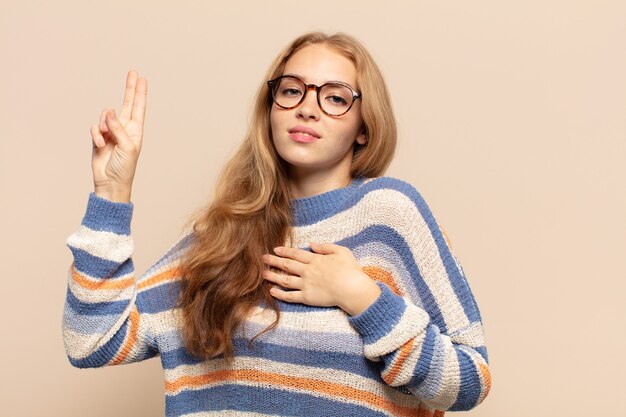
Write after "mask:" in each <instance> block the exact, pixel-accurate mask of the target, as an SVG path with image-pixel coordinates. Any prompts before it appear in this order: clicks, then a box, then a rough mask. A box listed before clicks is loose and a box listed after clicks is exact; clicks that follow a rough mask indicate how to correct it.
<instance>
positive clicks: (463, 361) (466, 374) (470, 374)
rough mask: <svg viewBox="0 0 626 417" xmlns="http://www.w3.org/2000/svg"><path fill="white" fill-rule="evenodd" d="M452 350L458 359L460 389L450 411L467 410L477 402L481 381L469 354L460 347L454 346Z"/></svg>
mask: <svg viewBox="0 0 626 417" xmlns="http://www.w3.org/2000/svg"><path fill="white" fill-rule="evenodd" d="M454 350H455V351H456V356H457V358H458V359H459V368H460V372H461V376H460V378H459V379H460V381H461V390H460V392H459V394H458V397H457V399H456V401H455V402H454V404H452V406H451V407H450V411H464V410H469V409H471V408H473V407H475V406H476V403H477V402H478V398H479V397H480V392H481V389H482V387H481V382H480V378H479V376H478V370H477V369H476V366H475V365H474V361H473V360H472V358H471V356H470V355H469V354H468V353H467V352H464V351H463V350H462V349H459V348H455V349H454Z"/></svg>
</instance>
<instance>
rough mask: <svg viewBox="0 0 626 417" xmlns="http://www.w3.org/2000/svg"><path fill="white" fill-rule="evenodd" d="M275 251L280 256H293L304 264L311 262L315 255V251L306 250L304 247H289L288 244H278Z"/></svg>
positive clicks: (292, 257)
mask: <svg viewBox="0 0 626 417" xmlns="http://www.w3.org/2000/svg"><path fill="white" fill-rule="evenodd" d="M274 252H275V253H276V254H277V255H278V256H281V257H287V258H291V259H294V260H296V261H298V262H302V263H304V264H308V263H310V262H311V260H312V258H313V257H314V256H315V254H314V253H312V252H309V251H306V250H304V249H300V248H289V247H286V246H277V247H275V248H274Z"/></svg>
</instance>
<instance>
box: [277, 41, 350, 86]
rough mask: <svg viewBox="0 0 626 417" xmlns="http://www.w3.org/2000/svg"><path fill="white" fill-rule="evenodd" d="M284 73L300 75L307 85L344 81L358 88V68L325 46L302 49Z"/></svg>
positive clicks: (288, 63) (286, 66) (287, 65)
mask: <svg viewBox="0 0 626 417" xmlns="http://www.w3.org/2000/svg"><path fill="white" fill-rule="evenodd" d="M283 73H284V74H293V75H298V76H300V78H302V79H303V80H304V82H306V83H307V84H317V85H321V84H324V83H326V82H328V81H343V82H346V83H348V84H350V85H351V86H353V87H356V68H355V66H354V64H353V63H352V61H351V60H350V59H348V58H347V57H345V56H344V55H342V54H341V53H339V52H338V51H337V50H335V49H333V48H330V47H328V46H325V45H307V46H305V47H304V48H302V49H300V50H299V51H298V52H296V53H295V54H293V55H292V56H291V57H290V58H289V60H287V63H286V64H285V69H284V70H283Z"/></svg>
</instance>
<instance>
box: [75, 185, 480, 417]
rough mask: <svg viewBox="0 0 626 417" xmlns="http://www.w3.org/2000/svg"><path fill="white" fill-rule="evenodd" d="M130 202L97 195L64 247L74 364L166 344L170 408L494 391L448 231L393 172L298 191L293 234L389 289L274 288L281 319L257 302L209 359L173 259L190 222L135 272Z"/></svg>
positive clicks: (383, 406)
mask: <svg viewBox="0 0 626 417" xmlns="http://www.w3.org/2000/svg"><path fill="white" fill-rule="evenodd" d="M132 212H133V203H132V202H130V203H117V202H112V201H109V200H106V199H103V198H101V197H98V196H96V195H95V194H94V193H91V194H90V195H89V199H88V202H87V209H86V213H85V215H84V218H83V220H82V223H81V226H80V228H79V229H78V230H76V231H75V232H74V233H73V234H71V235H70V236H69V237H68V239H67V241H66V245H67V246H68V247H69V249H70V250H71V252H72V255H73V262H72V264H71V266H70V268H69V273H68V288H67V297H66V300H65V307H64V317H63V338H64V343H65V349H66V353H67V355H68V358H69V361H70V363H71V364H72V365H73V366H76V367H79V368H93V367H101V366H108V365H119V364H126V363H131V362H137V361H142V360H145V359H149V358H152V357H156V356H159V357H160V359H161V364H162V366H163V370H164V376H165V410H166V415H167V416H320V417H322V416H324V417H328V416H359V417H366V416H443V414H444V411H445V410H468V409H471V408H473V407H475V406H476V405H478V404H479V403H480V402H481V401H482V400H483V399H484V398H485V397H486V396H487V394H488V392H489V388H490V381H491V378H490V372H489V368H488V358H487V350H486V347H485V343H484V338H483V327H482V319H481V315H480V312H479V309H478V306H477V304H476V301H475V299H474V296H473V295H472V292H471V290H470V287H469V285H468V282H467V279H466V277H465V275H464V272H463V270H462V268H461V265H460V264H459V262H458V260H457V258H456V257H455V255H454V254H453V253H452V251H451V245H450V242H449V241H448V239H447V237H446V235H445V233H444V231H443V229H442V228H441V227H440V226H439V224H438V223H437V221H436V220H435V218H434V216H433V214H432V213H431V211H430V209H429V208H428V206H427V205H426V202H425V201H424V199H423V198H422V196H421V195H420V193H419V192H418V191H417V190H416V189H415V188H414V187H413V186H412V185H410V184H409V183H407V182H405V181H402V180H400V179H396V178H392V177H378V178H364V177H359V178H356V179H354V180H353V181H352V183H351V184H350V185H348V186H347V187H344V188H340V189H335V190H331V191H327V192H324V193H322V194H318V195H315V196H312V197H306V198H300V199H293V200H292V212H293V219H294V228H295V234H294V241H293V242H290V241H289V239H287V241H286V242H285V246H292V247H299V248H303V249H307V250H311V249H310V248H309V247H308V245H309V244H310V242H320V243H321V242H334V243H336V244H338V245H342V246H346V247H348V248H350V249H351V250H352V253H353V254H354V256H355V258H356V259H357V261H358V262H359V265H360V266H361V267H362V269H363V271H364V272H365V273H366V274H368V275H369V276H370V277H371V278H372V279H374V280H375V282H376V284H377V285H378V286H379V287H380V289H381V293H380V295H379V297H378V298H377V299H376V301H374V303H373V304H372V305H370V306H369V307H368V308H367V309H366V310H365V311H363V312H362V313H361V314H359V315H357V316H354V317H352V316H350V315H348V314H346V313H345V312H344V311H343V310H341V309H339V308H338V307H313V306H308V305H304V304H298V303H287V302H284V301H281V300H277V301H278V304H279V305H280V308H281V319H280V322H279V325H278V327H277V328H275V329H273V330H270V331H268V332H266V333H264V334H262V335H261V336H259V337H258V338H257V339H255V341H254V343H253V345H252V346H251V347H250V346H249V345H248V344H247V342H248V341H249V340H250V339H251V338H252V337H253V336H254V335H256V334H257V333H259V332H260V331H261V330H263V329H265V328H266V327H267V326H268V325H269V324H270V323H272V322H273V320H274V318H275V315H274V312H273V310H271V308H269V307H268V308H265V307H266V306H265V305H264V304H263V303H259V304H258V305H257V306H256V307H255V309H254V310H253V312H252V314H250V315H249V317H248V318H247V319H246V321H245V322H244V324H243V325H242V326H241V327H240V328H239V329H238V331H237V332H236V333H235V335H234V336H233V344H234V349H235V361H234V363H233V364H232V365H231V366H230V367H228V366H227V365H226V364H225V361H224V360H223V357H217V358H214V359H211V360H207V361H201V360H198V359H196V358H195V357H193V356H191V355H189V354H188V352H187V351H186V350H185V349H184V347H183V345H182V339H181V333H180V330H181V322H182V317H181V314H180V309H179V308H176V307H175V305H176V301H177V297H178V291H179V289H180V276H179V274H178V273H177V271H178V268H177V265H178V264H177V262H178V260H179V258H180V255H181V253H182V251H183V250H184V249H185V247H186V246H187V245H188V244H189V241H190V236H191V235H190V234H189V232H185V233H182V234H181V235H180V237H179V238H178V239H177V241H176V243H175V244H174V245H172V246H171V247H170V248H169V250H168V251H167V252H166V253H165V254H164V255H163V256H162V257H161V258H160V259H159V260H158V261H157V262H156V263H154V264H153V265H152V266H151V267H150V268H149V269H148V270H147V271H146V272H144V273H143V274H142V275H137V274H136V273H135V270H134V267H133V261H132V257H131V256H132V253H133V240H132V237H131V235H130V224H131V217H132Z"/></svg>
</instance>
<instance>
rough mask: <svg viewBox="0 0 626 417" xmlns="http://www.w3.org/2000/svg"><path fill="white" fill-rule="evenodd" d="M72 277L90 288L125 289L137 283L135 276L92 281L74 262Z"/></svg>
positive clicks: (79, 283) (81, 284) (82, 285)
mask: <svg viewBox="0 0 626 417" xmlns="http://www.w3.org/2000/svg"><path fill="white" fill-rule="evenodd" d="M72 279H73V280H74V282H75V283H77V284H78V285H80V286H81V287H83V288H87V289H88V290H123V289H125V288H128V287H132V286H133V284H134V283H135V278H134V277H130V278H124V279H118V280H109V279H103V280H100V281H92V280H90V279H88V278H86V277H85V276H83V275H82V274H81V273H80V272H79V271H78V270H77V269H76V268H75V267H74V263H73V262H72Z"/></svg>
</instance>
